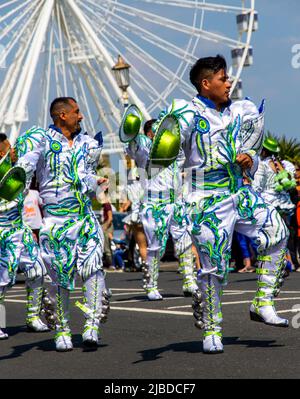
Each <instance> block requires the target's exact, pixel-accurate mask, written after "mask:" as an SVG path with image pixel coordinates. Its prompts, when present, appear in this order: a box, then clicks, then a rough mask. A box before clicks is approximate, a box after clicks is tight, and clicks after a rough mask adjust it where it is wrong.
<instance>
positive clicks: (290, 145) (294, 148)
mask: <svg viewBox="0 0 300 399" xmlns="http://www.w3.org/2000/svg"><path fill="white" fill-rule="evenodd" d="M266 136H267V137H272V138H274V139H276V140H277V141H278V143H279V145H280V158H281V159H286V160H287V161H290V162H292V163H293V164H297V165H300V141H298V140H297V139H296V138H287V137H286V136H285V135H283V136H277V135H275V134H272V133H271V132H270V131H268V133H267V135H266Z"/></svg>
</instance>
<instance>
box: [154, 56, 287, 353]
mask: <svg viewBox="0 0 300 399" xmlns="http://www.w3.org/2000/svg"><path fill="white" fill-rule="evenodd" d="M226 70H227V66H226V61H225V59H224V58H223V57H221V56H219V55H218V56H216V57H207V58H201V59H199V60H198V61H197V62H196V63H195V64H194V65H193V67H192V68H191V71H190V80H191V83H192V84H193V85H194V86H195V88H196V90H197V92H198V95H197V96H196V97H194V98H193V99H192V101H191V102H187V101H184V100H174V102H173V105H172V107H170V108H169V112H170V114H171V115H172V116H173V117H176V119H177V120H178V121H179V124H180V140H181V147H182V148H183V150H184V152H185V157H186V163H185V166H186V169H185V171H186V172H187V174H188V178H187V184H188V185H189V194H188V195H187V197H186V198H187V212H188V215H189V222H190V225H189V228H190V232H191V235H192V238H193V241H194V243H195V245H196V247H197V250H198V253H199V257H200V261H201V266H202V269H201V270H200V271H199V272H198V282H199V287H200V291H201V295H200V296H199V295H198V294H197V295H195V296H194V310H195V312H194V316H195V317H196V319H197V323H196V324H197V325H198V326H199V327H201V328H203V329H204V340H203V350H204V352H205V353H218V352H223V344H222V327H221V323H222V310H221V294H222V289H223V287H224V285H225V284H226V282H227V275H228V269H229V260H230V252H231V242H232V234H233V231H234V230H236V231H238V232H240V233H242V234H244V235H246V236H248V237H250V238H252V239H254V240H255V242H256V244H257V248H258V262H259V267H258V268H257V273H258V275H259V278H258V286H257V291H256V294H255V297H254V300H253V303H252V304H251V306H250V317H251V320H255V321H259V322H264V323H266V324H269V325H272V326H279V327H287V326H288V320H285V319H283V318H280V317H279V316H278V315H277V313H276V310H275V308H274V302H273V298H274V296H275V295H278V293H279V287H280V284H281V283H282V274H283V270H284V267H285V254H286V243H287V237H288V231H287V228H286V226H285V224H284V222H283V220H282V219H281V217H280V215H279V214H278V212H277V211H276V210H275V209H274V208H273V207H272V206H270V205H267V204H266V203H265V202H264V201H263V199H262V198H261V197H260V196H259V195H258V194H257V193H256V192H255V191H254V190H253V189H252V188H251V186H243V184H242V180H243V171H244V173H247V174H248V175H252V177H253V173H254V172H255V170H256V168H257V155H255V154H256V153H257V152H258V151H260V148H261V143H262V138H263V119H264V107H263V104H262V106H261V107H260V109H257V108H256V106H255V105H254V104H253V103H252V102H251V101H249V100H243V101H238V102H236V103H234V104H231V102H230V99H229V93H230V88H231V83H230V81H229V78H228V75H227V72H226ZM162 133H163V131H162ZM160 138H161V137H157V139H158V140H159V139H160Z"/></svg>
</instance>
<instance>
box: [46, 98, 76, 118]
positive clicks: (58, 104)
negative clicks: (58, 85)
mask: <svg viewBox="0 0 300 399" xmlns="http://www.w3.org/2000/svg"><path fill="white" fill-rule="evenodd" d="M70 101H74V102H75V103H77V101H76V100H75V98H73V97H57V98H55V99H54V100H53V101H52V103H51V105H50V116H51V118H52V119H53V120H55V119H56V118H57V117H58V115H59V113H60V112H61V110H62V109H63V108H65V107H66V106H67V107H68V106H70Z"/></svg>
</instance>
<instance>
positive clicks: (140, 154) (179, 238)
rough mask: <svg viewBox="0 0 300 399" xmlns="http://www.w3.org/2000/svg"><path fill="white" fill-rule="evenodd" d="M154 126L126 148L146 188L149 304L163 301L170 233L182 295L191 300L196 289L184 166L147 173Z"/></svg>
mask: <svg viewBox="0 0 300 399" xmlns="http://www.w3.org/2000/svg"><path fill="white" fill-rule="evenodd" d="M155 122H156V120H155V119H152V120H150V121H147V122H146V123H145V125H144V133H145V134H139V135H137V136H136V138H135V139H134V140H132V141H131V142H130V143H129V144H128V145H127V146H126V152H127V154H128V155H129V156H130V157H131V158H132V159H134V160H135V162H136V164H137V166H138V168H139V174H140V181H141V185H142V187H144V198H143V201H142V205H141V208H140V218H141V221H142V224H143V227H144V231H145V234H146V238H147V262H146V264H145V265H144V289H145V291H146V293H147V296H148V299H149V300H150V301H156V300H161V299H163V298H162V295H161V294H160V293H159V290H158V275H159V262H160V259H161V257H162V256H163V254H164V252H165V249H166V244H167V240H168V236H169V233H171V235H172V238H173V242H174V246H175V251H176V254H177V256H178V258H179V271H180V272H181V274H182V275H183V286H182V289H183V293H184V295H186V296H188V295H191V294H192V293H193V292H194V291H195V290H196V289H197V284H196V279H195V276H194V268H193V263H194V262H193V253H192V241H191V238H190V236H189V233H188V231H187V215H186V211H185V206H184V203H183V200H182V192H181V190H182V185H181V166H180V165H181V163H180V161H179V160H178V161H176V162H174V163H172V164H171V165H170V166H169V167H168V168H166V169H163V170H161V171H159V172H158V173H155V172H154V175H151V176H148V175H147V174H146V171H145V168H146V166H147V160H148V159H149V153H150V150H151V147H152V139H151V138H150V137H149V136H148V135H147V133H149V132H150V131H152V126H153V124H154V123H155ZM152 138H153V136H152Z"/></svg>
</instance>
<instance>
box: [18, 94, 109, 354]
mask: <svg viewBox="0 0 300 399" xmlns="http://www.w3.org/2000/svg"><path fill="white" fill-rule="evenodd" d="M50 115H51V118H52V119H53V125H50V127H49V129H48V130H47V131H45V130H43V129H41V128H37V127H33V128H31V129H30V130H28V131H27V132H26V133H25V134H23V135H22V136H20V137H19V138H18V140H17V148H18V151H19V154H20V158H19V160H18V165H20V166H22V167H23V168H24V169H25V171H26V172H27V175H28V177H31V175H32V174H33V172H34V171H35V170H36V174H37V181H38V183H39V190H40V196H41V198H42V201H43V213H44V219H43V226H42V228H41V232H40V247H41V253H42V257H43V260H44V262H45V265H46V267H47V270H48V273H49V275H50V277H51V279H52V281H53V282H54V284H55V287H56V325H55V329H56V335H55V344H56V350H57V351H69V350H72V348H73V345H72V339H71V331H70V327H69V295H70V291H71V290H73V289H74V286H75V272H77V273H78V275H79V276H80V277H81V279H82V281H83V294H84V298H85V299H84V304H80V303H77V305H78V306H79V307H80V308H81V309H82V310H83V312H84V314H85V318H86V322H85V325H84V330H83V334H82V339H83V343H84V344H85V345H87V346H94V347H96V346H98V343H99V328H100V319H101V318H102V317H103V316H104V313H105V312H107V308H108V303H107V296H106V291H105V279H104V273H103V270H102V254H103V233H102V230H101V227H100V225H99V223H98V221H97V218H96V217H95V215H94V213H93V211H92V209H91V202H90V197H89V193H91V192H93V191H96V190H97V187H99V184H101V183H103V182H104V181H106V179H103V178H99V177H98V176H96V174H95V171H94V170H95V166H96V163H97V161H98V158H99V155H100V148H99V145H98V143H97V142H96V141H95V140H93V139H91V138H90V137H89V136H88V135H84V134H82V133H80V131H81V127H80V122H81V121H82V119H83V116H82V114H81V112H80V110H79V107H78V104H77V102H76V100H75V99H74V98H71V97H60V98H56V99H55V100H54V101H53V102H52V104H51V106H50Z"/></svg>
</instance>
